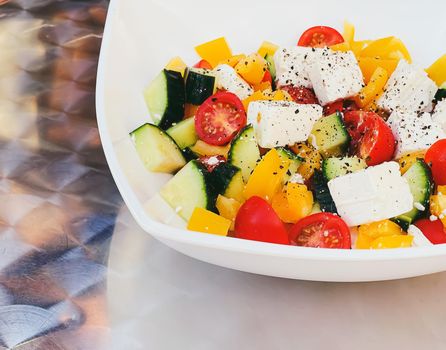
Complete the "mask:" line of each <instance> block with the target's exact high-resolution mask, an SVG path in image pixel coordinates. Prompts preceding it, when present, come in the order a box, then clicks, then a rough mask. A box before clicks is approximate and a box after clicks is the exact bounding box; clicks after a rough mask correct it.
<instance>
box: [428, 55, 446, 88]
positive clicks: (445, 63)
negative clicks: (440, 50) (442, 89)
mask: <svg viewBox="0 0 446 350" xmlns="http://www.w3.org/2000/svg"><path fill="white" fill-rule="evenodd" d="M426 72H427V74H428V75H429V77H430V78H431V79H432V80H433V81H435V82H436V83H437V85H438V86H440V85H442V84H443V83H444V82H446V55H444V56H441V57H440V58H439V59H438V60H436V61H435V62H434V63H433V64H432V65H431V66H430V67H429V68H428V69H426Z"/></svg>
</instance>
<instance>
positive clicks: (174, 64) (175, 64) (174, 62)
mask: <svg viewBox="0 0 446 350" xmlns="http://www.w3.org/2000/svg"><path fill="white" fill-rule="evenodd" d="M186 68H187V65H186V63H184V61H183V60H182V59H181V57H179V56H177V57H174V58H172V59H171V60H170V61H169V62H168V63H167V64H166V67H165V69H167V70H173V71H175V72H180V73H181V75H182V76H183V77H184V72H185V71H186Z"/></svg>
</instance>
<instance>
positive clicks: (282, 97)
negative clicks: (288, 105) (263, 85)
mask: <svg viewBox="0 0 446 350" xmlns="http://www.w3.org/2000/svg"><path fill="white" fill-rule="evenodd" d="M272 100H273V101H292V100H293V99H292V98H291V96H290V94H289V93H288V92H286V91H285V90H276V91H274V92H273V93H272Z"/></svg>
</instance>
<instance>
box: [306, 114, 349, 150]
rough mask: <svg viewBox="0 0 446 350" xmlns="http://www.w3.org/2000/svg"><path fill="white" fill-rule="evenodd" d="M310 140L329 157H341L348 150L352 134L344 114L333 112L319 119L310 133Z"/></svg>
mask: <svg viewBox="0 0 446 350" xmlns="http://www.w3.org/2000/svg"><path fill="white" fill-rule="evenodd" d="M310 142H311V143H312V144H313V145H314V146H315V148H316V149H318V150H319V152H321V154H322V155H323V156H324V157H325V158H327V157H340V156H342V155H344V154H345V153H346V152H347V149H348V145H349V142H350V135H349V134H348V132H347V129H346V127H345V125H344V121H343V120H342V114H341V113H339V112H336V113H333V114H332V115H329V116H327V117H323V118H321V119H319V120H318V121H317V122H316V123H315V124H314V127H313V130H312V131H311V134H310Z"/></svg>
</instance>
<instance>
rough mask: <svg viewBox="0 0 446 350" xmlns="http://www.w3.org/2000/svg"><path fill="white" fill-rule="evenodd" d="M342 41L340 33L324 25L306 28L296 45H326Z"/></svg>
mask: <svg viewBox="0 0 446 350" xmlns="http://www.w3.org/2000/svg"><path fill="white" fill-rule="evenodd" d="M343 42H344V38H343V37H342V35H341V33H339V32H338V31H337V30H336V29H333V28H331V27H326V26H317V27H312V28H310V29H307V30H306V31H305V32H304V33H303V34H302V35H301V37H300V39H299V42H298V43H297V45H298V46H310V47H326V46H331V45H336V44H340V43H343Z"/></svg>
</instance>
